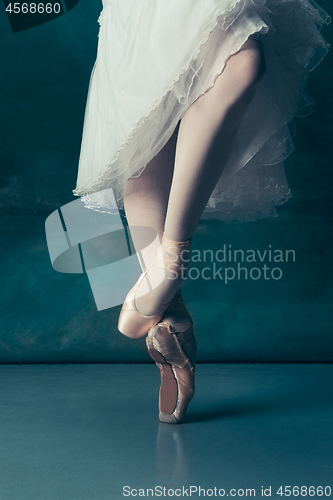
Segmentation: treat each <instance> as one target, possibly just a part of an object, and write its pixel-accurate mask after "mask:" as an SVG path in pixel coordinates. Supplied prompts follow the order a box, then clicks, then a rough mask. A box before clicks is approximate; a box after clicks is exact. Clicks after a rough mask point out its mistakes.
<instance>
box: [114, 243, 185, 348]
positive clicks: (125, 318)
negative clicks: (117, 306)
mask: <svg viewBox="0 0 333 500" xmlns="http://www.w3.org/2000/svg"><path fill="white" fill-rule="evenodd" d="M190 246H191V240H187V241H185V242H178V241H173V240H169V239H168V238H166V237H165V236H164V235H163V238H162V242H161V245H160V247H159V249H158V251H157V256H156V259H155V262H153V263H152V264H151V266H150V267H149V268H148V269H147V270H146V271H145V272H144V273H142V274H141V276H140V278H139V280H138V281H137V283H136V284H135V285H134V287H133V288H132V289H131V290H130V292H129V293H128V294H127V297H126V299H125V302H124V304H123V307H122V309H121V311H120V315H119V321H118V329H119V331H120V332H121V333H122V334H124V335H126V336H127V337H131V338H134V339H138V338H141V337H143V336H144V335H145V334H146V333H147V332H148V330H149V329H150V328H151V327H152V326H154V325H156V324H157V323H158V322H159V321H160V320H161V318H162V316H163V314H164V312H165V310H166V309H167V307H168V305H169V304H170V302H171V301H169V302H168V303H166V304H158V303H157V302H155V301H154V300H153V299H151V298H150V297H147V296H146V295H142V294H140V299H141V300H144V301H145V302H146V303H147V304H151V305H152V306H153V309H154V310H155V311H158V312H156V313H155V314H154V315H152V316H146V315H144V314H141V313H140V312H139V311H138V309H137V307H136V304H135V297H136V296H137V295H139V288H140V284H141V283H142V281H143V280H144V279H145V277H146V275H147V273H148V272H149V270H150V269H151V267H152V266H153V265H157V267H162V268H163V269H165V270H166V273H168V272H179V269H180V268H181V265H182V262H183V257H182V254H183V252H184V251H189V249H190ZM187 260H188V259H186V261H187ZM171 265H173V266H175V268H174V270H173V271H170V269H168V267H169V268H170V266H171ZM185 271H186V269H185Z"/></svg>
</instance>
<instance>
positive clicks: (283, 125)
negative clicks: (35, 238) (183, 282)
mask: <svg viewBox="0 0 333 500" xmlns="http://www.w3.org/2000/svg"><path fill="white" fill-rule="evenodd" d="M103 6H104V8H103V11H102V13H101V15H100V17H99V23H100V32H99V43H98V54H97V59H96V62H95V65H94V68H93V71H92V75H91V80H90V85H89V91H88V99H87V106H86V112H85V119H84V129H83V137H82V145H81V153H80V160H79V171H78V178H77V186H76V189H75V190H74V191H73V193H74V194H75V195H78V196H81V197H82V201H83V202H84V203H85V206H87V207H88V208H92V209H95V210H99V211H103V212H114V210H115V209H116V205H115V200H116V202H117V207H118V208H119V209H120V210H121V209H122V208H123V195H124V188H125V184H126V181H127V179H129V178H130V177H136V176H138V175H140V173H141V172H142V171H143V169H144V168H145V166H146V165H147V163H148V162H149V161H150V160H151V159H152V158H153V157H154V156H156V155H157V154H158V152H159V151H160V150H161V148H162V147H163V146H164V145H165V144H166V142H167V141H168V140H169V138H170V137H171V135H172V134H173V132H174V130H175V128H176V126H177V123H178V122H179V120H180V119H181V118H182V116H183V115H184V113H185V112H186V110H187V109H188V108H189V106H190V105H191V104H192V103H193V102H194V101H195V100H196V99H197V98H198V97H199V96H200V95H202V94H203V93H204V92H206V91H207V90H208V89H209V88H210V87H212V86H213V84H214V80H215V78H216V76H217V75H218V74H220V73H221V72H222V71H223V68H224V66H225V63H226V60H227V59H228V57H229V56H230V55H231V54H234V53H235V52H237V51H238V50H239V49H240V47H241V46H242V45H243V43H244V42H245V41H246V40H247V38H248V37H249V36H251V37H254V38H257V39H258V40H259V41H260V42H262V44H263V47H264V52H265V59H266V73H265V76H264V78H263V79H262V80H261V82H260V85H259V87H258V90H257V93H256V95H255V98H254V99H253V101H252V102H251V105H250V106H249V108H248V109H247V111H246V114H245V115H244V118H243V120H242V123H241V126H240V129H239V131H238V134H237V138H236V142H235V145H234V147H233V151H232V154H231V157H230V159H229V162H228V164H227V167H226V168H225V169H224V171H223V174H222V175H221V177H220V179H219V182H218V184H217V186H216V189H215V190H214V192H213V194H212V196H211V198H210V200H209V202H208V204H207V207H206V209H205V212H204V214H203V218H207V217H214V218H218V219H221V220H225V221H232V220H239V221H248V220H255V219H258V218H262V217H268V216H274V215H276V211H275V207H276V205H280V204H282V203H284V202H285V201H286V200H287V199H288V198H289V197H290V196H291V194H290V189H289V187H288V183H287V180H286V176H285V172H284V166H283V161H284V159H285V158H286V157H287V156H288V155H289V154H290V153H291V151H292V150H293V141H292V136H293V134H294V123H293V117H294V116H295V115H297V116H305V115H307V114H309V112H310V111H311V109H312V105H313V101H312V99H311V98H310V97H309V95H308V94H307V93H306V92H305V90H304V87H305V85H306V83H307V77H308V74H309V71H311V70H312V69H313V68H315V67H316V66H317V64H319V62H320V61H321V60H322V58H323V56H324V55H325V54H326V52H327V50H328V47H329V45H328V44H327V43H326V41H325V40H324V39H323V37H322V36H321V34H320V28H321V26H322V25H323V24H324V23H328V22H329V21H330V19H329V17H328V15H327V13H326V12H325V11H323V10H322V9H321V8H320V7H319V6H318V5H317V4H316V3H315V2H314V1H312V0H104V2H103ZM216 161H218V159H217V160H216ZM108 188H112V189H113V193H114V195H115V198H114V197H113V196H108V193H109V192H110V191H109V190H107V189H108ZM105 190H107V191H105Z"/></svg>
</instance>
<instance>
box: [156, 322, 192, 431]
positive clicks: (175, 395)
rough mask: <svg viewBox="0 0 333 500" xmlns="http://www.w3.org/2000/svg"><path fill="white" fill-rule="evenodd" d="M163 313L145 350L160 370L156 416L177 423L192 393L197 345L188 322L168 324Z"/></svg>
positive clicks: (163, 420) (183, 413)
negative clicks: (157, 414) (157, 411)
mask: <svg viewBox="0 0 333 500" xmlns="http://www.w3.org/2000/svg"><path fill="white" fill-rule="evenodd" d="M172 321H173V320H172V317H170V320H169V319H168V314H167V313H166V314H165V316H164V317H163V321H161V322H160V323H158V324H157V325H155V326H153V327H152V328H151V329H150V330H149V332H148V336H147V339H146V344H147V347H148V353H149V355H150V356H151V357H152V358H153V360H154V361H155V363H156V365H157V366H158V368H159V369H160V374H161V387H160V392H159V419H160V421H161V422H165V423H168V424H180V423H181V422H182V420H183V418H184V416H185V413H186V410H187V408H188V405H189V403H190V401H191V399H192V398H193V396H194V392H195V387H194V370H195V358H196V354H197V344H196V340H195V336H194V332H193V325H192V322H188V321H187V322H184V323H178V324H176V323H172Z"/></svg>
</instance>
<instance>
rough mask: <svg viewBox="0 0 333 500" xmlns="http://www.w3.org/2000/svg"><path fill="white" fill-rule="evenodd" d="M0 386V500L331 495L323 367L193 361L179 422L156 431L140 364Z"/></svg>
mask: <svg viewBox="0 0 333 500" xmlns="http://www.w3.org/2000/svg"><path fill="white" fill-rule="evenodd" d="M0 379H1V413H0V419H1V421H0V446H1V472H0V499H1V500H25V499H32V500H42V499H43V500H44V499H45V500H60V499H64V500H67V499H68V500H107V499H108V500H109V499H114V500H118V499H119V500H120V499H122V498H126V496H124V495H123V487H124V486H128V487H130V488H132V489H133V490H134V489H136V490H138V491H137V492H136V491H132V494H131V495H130V496H129V498H133V495H134V494H135V493H137V496H138V497H139V496H141V497H144V495H145V496H146V497H147V493H148V496H150V497H151V496H152V492H149V491H148V492H147V491H146V489H147V488H155V486H161V487H162V488H163V487H165V488H166V490H164V491H163V490H159V489H157V490H156V491H155V493H156V494H155V497H156V498H157V497H158V494H159V492H161V493H162V497H168V495H169V497H170V496H171V495H172V493H174V494H175V496H176V495H178V496H179V495H180V494H181V495H182V497H184V498H185V497H187V496H186V493H188V495H190V493H191V491H190V490H189V487H190V486H192V487H193V489H192V498H199V494H198V491H197V492H195V487H197V488H199V486H200V487H201V488H203V489H205V490H206V491H205V493H206V497H207V496H208V495H210V494H212V495H213V497H216V496H218V494H219V490H220V493H221V494H223V491H222V489H224V490H225V496H234V495H235V494H236V496H237V497H239V496H241V495H242V491H240V492H239V494H238V493H237V490H238V489H244V490H246V489H247V488H248V489H250V488H254V489H255V490H256V491H255V492H256V496H257V497H259V496H262V494H261V487H262V486H263V487H264V488H269V487H270V486H271V487H272V495H271V496H272V497H274V498H283V496H281V495H277V490H278V488H279V487H280V486H283V487H284V486H292V487H293V486H299V487H301V486H307V487H309V486H315V487H318V486H323V487H325V486H331V487H332V496H333V468H332V466H333V453H332V452H333V450H332V448H333V446H332V444H333V439H332V437H333V425H332V424H333V413H332V381H333V366H332V365H329V364H322V365H320V364H229V365H216V364H210V365H199V366H198V368H197V393H196V397H195V399H194V400H193V402H192V403H191V406H190V409H189V411H188V416H187V419H186V421H185V422H184V424H183V425H179V426H170V425H167V424H159V423H158V419H157V393H158V387H159V378H158V370H157V368H156V367H155V366H154V365H151V364H150V365H149V364H146V365H145V364H139V365H134V364H128V365H124V364H118V365H117V364H77V365H73V364H72V365H65V364H59V365H1V366H0ZM183 487H184V488H185V491H184V492H183V491H178V490H177V491H176V488H183ZM140 488H142V489H143V490H142V491H141V492H140V491H139V489H140ZM214 488H217V489H216V490H215V491H214ZM232 488H234V489H235V490H236V492H234V491H230V490H231V489H232ZM168 489H170V491H169V492H168ZM209 490H211V491H209ZM127 491H128V490H124V492H125V493H126V492H127ZM303 491H305V490H303ZM318 491H319V494H320V490H318ZM266 493H268V491H266ZM140 494H141V495H140ZM296 494H297V490H295V495H296ZM326 494H327V495H328V494H329V489H326ZM249 495H250V492H248V495H246V491H244V496H249ZM203 496H204V491H203V490H202V491H201V498H202V497H203ZM252 496H253V493H252ZM314 496H315V497H317V496H319V495H317V494H315V495H314ZM293 497H294V496H293V495H292V498H293ZM323 498H326V497H325V494H324V495H323Z"/></svg>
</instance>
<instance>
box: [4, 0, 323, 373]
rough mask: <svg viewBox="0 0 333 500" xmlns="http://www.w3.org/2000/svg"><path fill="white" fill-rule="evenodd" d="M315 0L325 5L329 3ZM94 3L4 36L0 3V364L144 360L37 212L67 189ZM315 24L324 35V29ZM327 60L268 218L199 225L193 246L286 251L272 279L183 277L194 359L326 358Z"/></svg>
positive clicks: (92, 49) (93, 39)
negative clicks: (54, 250) (56, 252)
mask: <svg viewBox="0 0 333 500" xmlns="http://www.w3.org/2000/svg"><path fill="white" fill-rule="evenodd" d="M320 4H321V6H322V7H323V8H324V9H325V10H327V11H328V12H329V13H330V14H331V13H332V9H331V4H330V2H329V0H321V2H320ZM100 10H101V4H100V2H96V3H94V2H92V1H90V0H80V2H79V4H78V5H77V6H76V7H75V8H74V9H73V10H71V11H70V12H69V13H67V14H66V15H64V16H62V17H60V18H58V19H56V20H54V21H52V22H49V23H47V24H44V25H41V26H38V27H36V28H33V29H29V30H26V31H22V32H18V33H15V34H13V33H12V32H11V29H10V25H9V22H8V19H7V18H6V17H5V13H4V12H3V13H2V14H1V17H0V29H1V42H2V50H1V58H2V61H1V74H0V78H1V108H2V119H1V138H2V144H1V176H0V205H1V222H0V224H1V225H0V228H1V229H0V230H1V261H0V266H1V292H0V293H1V302H0V307H1V318H0V322H1V323H0V329H1V338H0V362H5V363H6V362H14V363H19V362H62V361H65V362H67V361H68V362H75V361H78V362H80V361H92V362H94V361H97V362H98V361H149V359H150V358H149V357H148V355H147V353H146V349H145V343H144V339H141V340H140V341H132V340H130V339H127V338H125V337H123V336H122V335H121V334H120V333H119V332H118V331H117V328H116V325H117V317H118V314H119V309H120V307H115V308H112V309H107V310H104V311H99V312H98V311H97V309H96V305H95V302H94V299H93V295H92V291H91V288H90V286H89V282H88V279H87V277H86V275H82V274H61V273H57V272H56V271H54V270H53V268H52V266H51V263H50V258H49V254H48V250H47V245H46V238H45V228H44V226H45V219H46V218H47V216H48V215H49V214H51V213H52V212H53V211H54V210H56V209H58V208H59V207H61V206H63V205H64V204H66V203H69V202H71V201H73V200H74V199H76V198H75V197H74V196H73V195H72V191H71V190H72V189H74V187H75V181H76V174H77V163H78V155H79V148H80V140H81V132H82V124H83V116H84V108H85V101H86V95H87V89H88V83H89V77H90V72H91V69H92V66H93V64H94V60H95V55H96V48H97V40H98V39H97V33H98V24H97V18H98V16H99V12H100ZM323 34H324V36H325V38H326V39H327V40H328V41H332V39H333V37H332V26H331V25H330V26H329V27H325V29H324V31H323ZM332 57H333V55H332V52H330V53H329V54H328V55H327V56H326V58H325V60H324V62H323V63H322V64H321V65H320V66H319V67H318V68H316V70H315V71H314V72H313V73H312V74H311V79H310V83H309V86H308V88H307V91H308V92H309V93H310V95H311V96H312V97H313V98H314V100H315V101H316V106H315V108H314V111H313V113H312V114H311V115H310V116H308V117H306V118H303V119H297V120H296V126H297V135H296V137H295V146H296V150H295V152H294V153H293V154H292V155H291V156H290V157H289V158H288V159H287V161H286V172H287V177H288V180H289V183H290V186H291V189H292V193H293V198H291V200H290V201H289V202H288V203H287V204H286V205H285V206H282V207H280V208H279V209H278V213H279V217H278V218H276V219H272V218H271V219H266V220H262V221H257V222H255V223H245V224H225V223H222V222H219V221H217V220H210V221H202V222H201V223H200V224H199V227H198V229H197V231H196V234H195V237H194V242H193V248H194V249H200V250H204V249H208V248H209V249H213V250H214V249H215V250H218V249H222V248H223V245H226V246H227V247H228V246H229V245H232V248H233V249H242V250H244V251H246V250H248V249H254V250H260V251H261V252H262V251H264V250H265V249H269V248H271V249H273V250H274V249H280V250H282V251H283V252H285V250H288V249H293V250H295V255H296V261H295V262H288V263H286V262H284V263H279V265H278V267H279V268H281V270H282V273H283V275H282V278H281V279H279V280H274V279H270V280H265V279H264V278H263V277H261V278H260V279H258V280H255V279H248V280H245V279H240V280H238V279H234V280H232V281H230V282H228V283H227V284H226V283H225V281H221V280H219V279H216V280H210V281H206V280H204V279H203V278H199V279H197V280H196V279H192V280H191V283H190V282H189V280H188V281H187V282H186V283H185V285H184V296H185V298H186V301H187V303H188V307H189V309H190V311H191V312H192V314H193V317H194V320H195V325H196V332H197V337H198V344H199V360H201V361H267V362H270V361H332V359H333V344H332V340H331V339H332V324H333V321H332V306H331V305H332V270H333V265H332V254H333V252H332V247H333V238H332V213H333V212H332V184H333V174H332V155H331V149H332V148H331V141H332V120H331V117H332V112H333V105H332V95H333V94H332V81H333V74H332V73H333V64H332ZM269 245H271V247H269ZM228 248H229V247H228ZM197 267H198V269H199V272H200V270H202V268H203V267H204V264H203V263H201V264H198V265H197ZM247 267H248V271H250V270H251V268H252V267H259V268H260V267H262V265H260V263H259V264H258V263H256V264H255V263H252V264H247ZM254 275H255V272H254ZM193 276H194V274H193Z"/></svg>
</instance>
